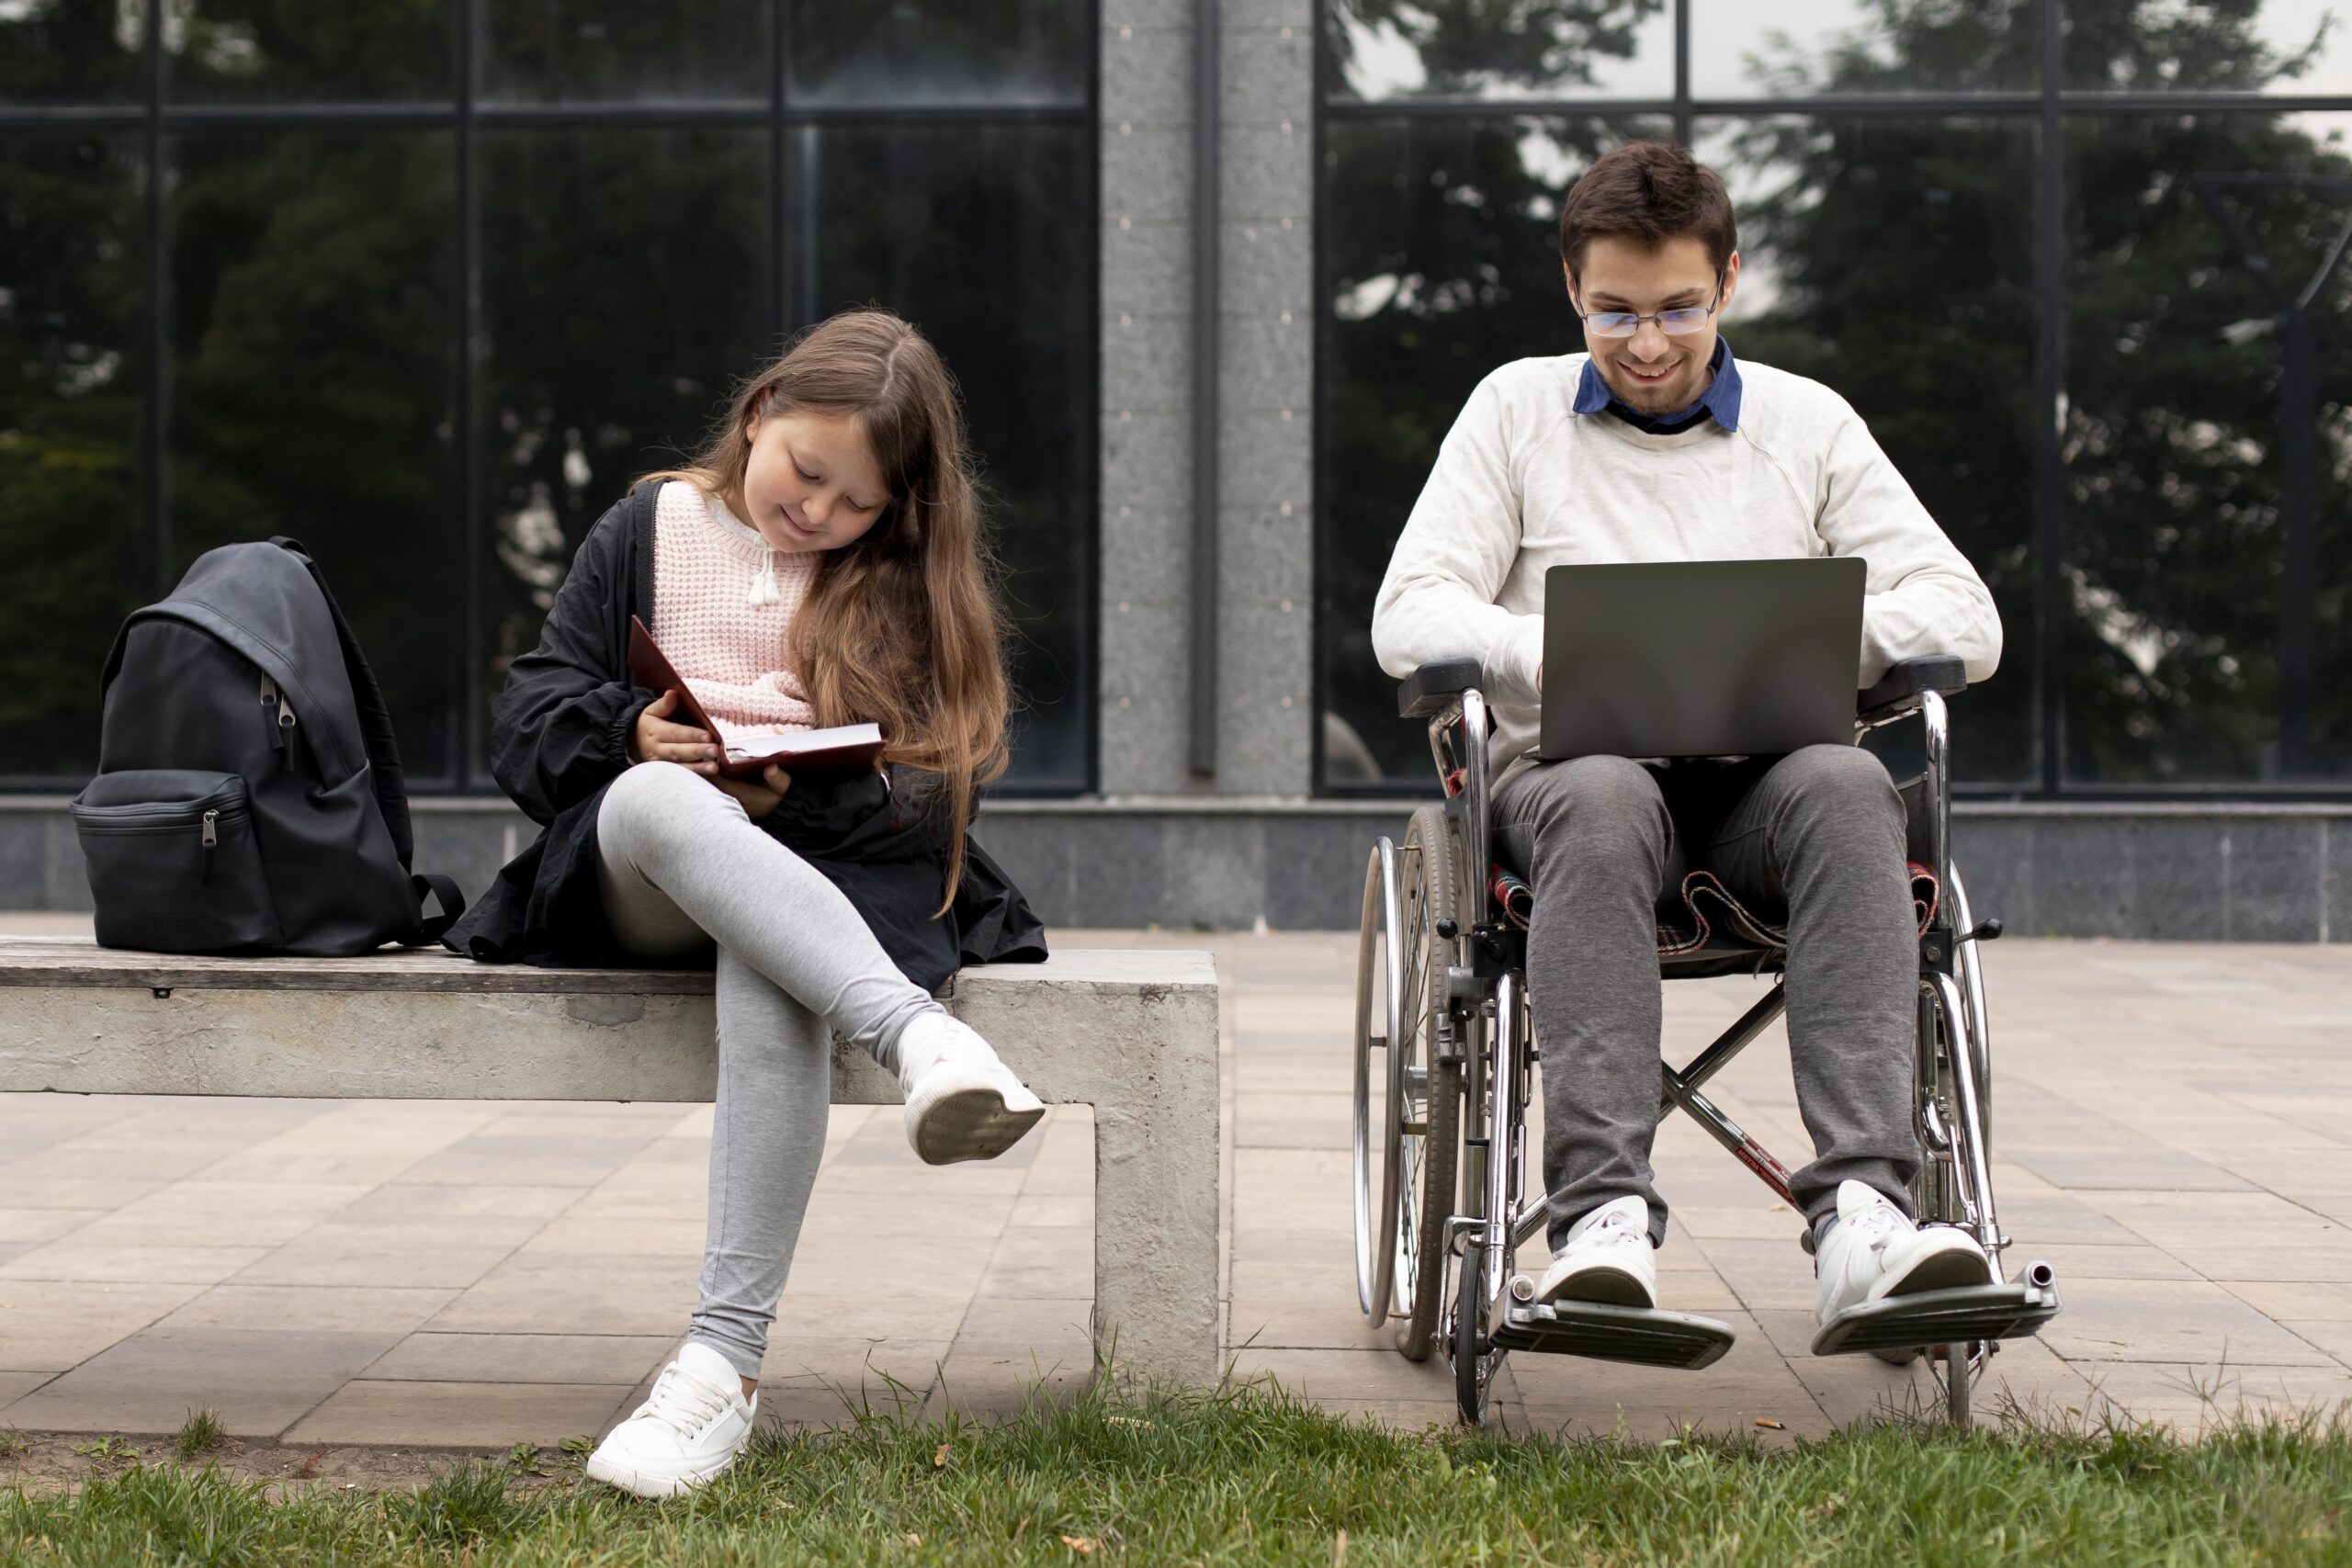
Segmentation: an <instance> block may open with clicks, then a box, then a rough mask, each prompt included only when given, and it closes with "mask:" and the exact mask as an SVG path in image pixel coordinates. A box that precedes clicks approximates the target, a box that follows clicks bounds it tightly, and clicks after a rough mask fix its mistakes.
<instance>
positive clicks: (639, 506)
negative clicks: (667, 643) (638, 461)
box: [624, 479, 662, 627]
mask: <svg viewBox="0 0 2352 1568" xmlns="http://www.w3.org/2000/svg"><path fill="white" fill-rule="evenodd" d="M661 500H662V481H661V480H659V479H640V480H639V481H638V482H637V484H636V485H635V486H633V487H632V488H631V489H630V491H629V492H628V545H629V548H628V560H629V568H630V577H631V581H630V583H629V592H628V598H629V601H630V608H629V610H628V611H627V612H624V613H625V614H635V615H640V616H642V617H643V618H644V621H645V624H646V625H647V626H649V627H650V626H652V625H653V521H654V511H655V508H656V507H657V506H658V505H659V504H660V502H661Z"/></svg>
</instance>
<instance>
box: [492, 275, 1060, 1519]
mask: <svg viewBox="0 0 2352 1568" xmlns="http://www.w3.org/2000/svg"><path fill="white" fill-rule="evenodd" d="M631 615H637V616H639V617H641V618H643V619H644V621H645V622H646V624H647V626H649V627H650V628H651V629H652V631H653V633H654V635H655V637H658V638H659V639H660V641H661V643H662V651H663V652H664V653H666V654H667V655H668V656H669V658H670V660H671V662H672V664H673V666H674V667H675V669H676V671H677V673H678V675H679V677H680V679H682V680H683V681H684V682H685V683H686V684H687V685H688V686H690V687H691V688H692V689H693V692H694V694H695V697H696V699H697V700H698V701H699V702H700V704H701V705H702V707H703V710H704V712H705V713H706V714H707V715H708V716H709V717H710V719H711V721H712V722H713V723H714V724H716V725H718V726H719V727H720V728H722V729H726V728H729V727H730V726H735V725H741V726H744V727H747V728H748V727H758V728H788V727H802V728H806V727H809V726H829V725H836V724H851V723H859V722H869V721H870V722H872V723H875V724H877V725H879V726H880V727H881V729H882V733H883V736H884V739H885V742H886V750H885V752H884V761H885V763H886V764H889V765H890V766H891V773H890V774H889V775H886V774H884V773H878V772H869V771H865V770H859V769H853V770H847V771H845V772H844V771H842V770H835V771H833V772H832V773H830V774H819V773H809V774H808V775H806V776H804V777H802V778H799V779H795V778H793V777H791V776H790V775H789V774H787V773H785V772H783V771H782V770H781V769H779V768H775V767H773V766H771V767H770V768H769V769H768V770H767V771H766V773H764V774H763V777H762V778H761V780H760V781H759V782H757V783H739V782H737V781H735V780H732V779H729V778H725V777H722V776H720V774H719V773H718V758H719V755H720V744H721V740H722V738H721V737H719V736H713V735H709V734H706V733H705V732H703V731H702V730H700V729H696V728H690V727H688V726H685V725H683V724H680V723H678V722H676V720H675V719H674V718H673V714H674V713H675V712H676V709H677V705H678V703H677V699H678V694H677V693H676V692H674V691H672V692H661V693H654V692H648V691H645V690H642V689H640V688H635V687H632V685H631V684H630V682H629V678H628V625H629V618H630V616H631ZM1005 708H1006V692H1005V677H1004V671H1003V664H1002V657H1001V630H1000V626H999V623H998V616H997V611H996V607H995V605H994V604H993V603H992V601H991V599H990V596H989V575H988V570H987V558H986V553H985V547H984V545H983V542H982V539H981V519H980V514H979V508H978V503H977V502H976V499H975V496H974V493H973V485H972V480H971V477H970V474H969V472H968V469H967V464H966V457H965V451H964V434H963V428H962V423H961V420H960V417H959V414H958V411H957V406H956V391H955V387H954V384H953V383H952V382H951V381H950V379H949V378H948V375H947V371H946V368H945V367H944V366H943V365H942V364H941V363H940V360H939V356H938V355H937V354H936V352H934V351H933V348H932V346H931V344H929V343H928V342H926V341H925V340H924V338H923V337H922V334H921V333H917V332H916V331H915V330H914V328H912V327H911V326H909V325H908V324H907V323H906V322H905V321H900V320H899V319H898V318H897V317H896V316H892V315H889V314H888V313H886V312H882V311H878V310H862V311H854V312H851V313H848V314H844V315H841V316H836V317H834V318H833V319H832V320H831V321H826V322H825V323H823V324H822V325H821V326H819V327H817V328H815V329H814V330H812V331H811V332H809V333H808V334H807V335H805V336H804V337H802V338H801V339H800V341H799V342H798V343H797V344H796V345H794V346H793V347H792V348H791V350H790V351H789V352H788V353H786V355H784V356H783V357H782V358H781V359H779V360H777V361H776V362H775V364H774V365H771V366H770V367H767V368H766V369H765V370H763V371H762V372H761V373H760V374H759V375H758V376H757V377H755V378H752V380H751V381H750V382H749V383H748V384H746V385H745V386H744V387H743V388H742V389H741V391H740V392H739V393H738V394H737V396H736V398H735V400H734V403H733V406H732V408H731V409H730V411H729V413H728V416H727V419H726V422H725V423H724V424H723V425H722V426H721V427H720V429H719V430H718V432H717V434H715V435H714V436H713V438H712V440H711V441H710V443H709V445H708V446H707V447H706V448H705V449H704V451H703V452H702V453H701V454H700V455H699V457H697V458H696V460H695V463H694V465H693V466H692V467H690V468H684V469H680V470H677V471H675V472H670V473H662V474H655V475H651V476H649V477H648V478H647V479H644V480H642V481H640V482H639V484H638V486H637V487H636V488H635V489H634V490H633V491H631V492H630V495H629V497H628V500H626V501H624V502H621V503H620V504H619V505H617V506H616V507H614V508H613V509H612V511H611V512H609V513H606V514H605V517H604V518H603V519H602V520H601V521H600V522H598V524H597V525H596V526H595V527H594V530H592V531H591V532H590V534H589V536H588V537H587V539H586V540H585V541H584V542H582V545H581V547H580V551H579V554H578V556H577V557H576V558H574V560H573V562H572V566H571V575H570V576H569V577H568V578H567V579H566V580H565V581H564V585H563V589H562V592H560V594H558V596H557V598H556V602H555V605H554V607H553V608H552V609H551V610H550V611H549V612H548V618H547V624H546V626H545V627H544V628H543V629H542V631H541V632H540V636H539V645H538V647H537V649H536V650H535V651H533V652H532V653H530V654H528V655H526V656H525V657H523V658H521V659H518V660H515V665H514V668H513V670H512V671H510V673H509V674H508V677H507V682H506V688H505V690H504V692H503V693H502V694H501V695H500V697H499V700H498V703H497V705H496V708H495V710H494V713H493V716H492V728H493V735H494V741H493V751H494V757H493V765H494V771H495V772H496V773H497V776H498V780H499V782H500V784H503V786H504V787H505V789H506V791H507V793H508V794H509V795H513V796H514V798H515V802H516V803H517V804H518V805H520V806H521V807H523V809H524V810H525V811H526V812H528V813H530V814H531V816H532V817H533V818H536V819H537V820H538V821H540V822H543V823H545V824H546V825H547V831H546V832H545V833H543V834H542V835H541V836H540V838H539V841H538V842H537V843H536V844H534V845H533V846H532V847H531V849H530V850H529V851H528V852H526V853H525V854H523V855H522V856H521V857H519V858H518V859H517V860H516V861H515V863H513V864H511V865H509V866H507V867H506V868H505V869H504V870H503V871H502V872H501V873H500V874H499V878H498V881H497V883H496V884H495V885H494V886H492V889H491V892H490V894H489V896H488V897H485V898H484V899H483V901H482V904H481V906H480V907H479V908H477V909H476V910H474V911H472V912H470V913H469V915H468V917H467V919H465V920H463V921H461V922H460V923H459V925H458V927H457V928H456V929H455V930H453V931H451V932H450V934H449V937H448V939H447V940H448V942H449V945H451V946H452V947H455V948H457V949H458V951H459V952H461V953H471V954H472V955H474V956H476V957H480V958H487V959H493V960H497V959H522V960H525V961H527V962H532V963H540V964H603V963H616V962H633V963H638V964H642V963H645V962H646V961H648V960H653V961H657V962H658V961H670V962H677V961H679V960H681V959H695V958H699V957H700V956H701V955H703V954H706V953H708V952H709V950H710V947H711V944H713V943H715V944H716V947H717V962H718V1111H717V1121H716V1123H715V1129H714V1134H713V1137H712V1141H711V1151H710V1220H709V1240H708V1246H707V1252H706V1254H705V1257H704V1262H703V1270H702V1280H701V1302H700V1305H699V1306H698V1307H697V1308H696V1310H695V1314H694V1316H693V1319H692V1321H691V1323H690V1324H689V1325H688V1328H687V1332H686V1340H685V1344H684V1348H682V1349H681V1350H680V1352H679V1354H678V1357H677V1359H675V1360H673V1361H672V1362H670V1363H669V1364H668V1365H667V1366H666V1367H664V1368H663V1369H662V1373H661V1375H660V1377H659V1378H658V1379H657V1380H656V1382H655V1383H654V1386H653V1392H652V1396H651V1397H650V1399H648V1400H647V1401H646V1402H645V1404H643V1405H641V1406H640V1407H639V1409H638V1410H637V1412H636V1413H635V1414H634V1415H632V1416H629V1417H628V1419H627V1420H625V1421H623V1422H622V1423H621V1424H620V1425H619V1426H617V1427H615V1428H614V1429H613V1430H612V1432H611V1433H610V1434H609V1435H608V1436H606V1438H605V1440H604V1442H603V1444H602V1445H601V1446H600V1447H598V1449H597V1450H596V1451H595V1453H594V1455H593V1456H592V1457H591V1458H590V1460H589V1461H588V1473H589V1474H590V1475H592V1476H594V1477H596V1478H597V1479H598V1480H601V1481H606V1482H609V1483H613V1484H614V1485H616V1486H620V1487H623V1488H626V1489H627V1490H628V1491H631V1492H634V1493H636V1494H638V1495H640V1496H669V1495H674V1494H676V1493H679V1492H682V1491H685V1490H688V1489H690V1488H692V1487H695V1486H697V1485H700V1484H701V1483H704V1482H707V1481H708V1480H709V1479H710V1478H711V1477H713V1476H715V1475H717V1474H718V1473H719V1472H721V1471H723V1470H725V1469H726V1468H727V1466H728V1465H729V1463H730V1462H732V1461H733V1459H734V1457H735V1454H736V1453H737V1451H738V1450H741V1447H742V1445H743V1443H744V1441H745V1440H746V1439H747V1438H749V1436H750V1434H751V1430H752V1420H753V1417H754V1416H755V1415H756V1413H757V1410H758V1393H757V1379H758V1377H759V1371H760V1359H761V1355H762V1352H763V1349H764V1348H765V1347H766V1343H767V1330H768V1325H769V1324H770V1323H771V1322H773V1321H774V1318H775V1303H776V1299H777V1297H778V1296H779V1295H780V1294H781V1293H782V1292H783V1289H784V1281H785V1273H786V1267H787V1266H788V1264H789V1262H790V1259H791V1256H792V1248H793V1244H794V1242H795V1240H796V1239H797V1236H798V1234H799V1229H800V1218H801V1214H802V1212H803V1211H804V1210H805V1209H806V1208H807V1206H808V1202H809V1189H810V1187H811V1185H812V1184H813V1183H814V1181H815V1179H816V1176H817V1164H818V1159H819V1156H820V1155H821V1153H822V1152H823V1148H824V1141H825V1120H826V1108H827V1105H828V1103H829V1101H830V1100H831V1082H830V1069H831V1053H830V1044H831V1035H832V1034H833V1033H834V1032H836V1031H838V1032H840V1033H842V1035H844V1036H846V1037H848V1038H850V1039H852V1040H854V1041H855V1042H856V1043H858V1044H860V1045H862V1046H864V1047H865V1049H866V1050H868V1051H870V1052H872V1053H873V1055H874V1056H875V1058H876V1060H877V1061H879V1062H880V1063H881V1064H882V1065H883V1066H886V1067H888V1068H890V1069H892V1070H894V1071H895V1072H896V1073H897V1074H898V1077H899V1083H900V1085H901V1086H902V1087H903V1088H904V1089H905V1091H906V1102H907V1103H906V1127H907V1137H908V1139H909V1141H910V1142H911V1143H912V1144H913V1145H914V1147H915V1152H916V1153H917V1154H919V1155H920V1156H922V1158H923V1159H925V1160H927V1161H930V1162H931V1163H933V1164H944V1163H946V1162H948V1161H951V1160H964V1159H988V1158H992V1157H994V1156H997V1155H999V1154H1001V1153H1002V1152H1003V1151H1004V1150H1005V1149H1006V1148H1008V1147H1010V1146H1011V1145H1012V1144H1013V1143H1014V1142H1016V1141H1017V1140H1019V1138H1020V1137H1021V1136H1022V1134H1024V1133H1025V1132H1027V1131H1028V1129H1029V1128H1030V1127H1031V1126H1032V1125H1033V1124H1034V1123H1035V1122H1036V1121H1037V1119H1038V1117H1039V1116H1041V1115H1042V1114H1044V1110H1045V1108H1044V1107H1043V1106H1042V1105H1041V1104H1040V1103H1039V1102H1038V1100H1037V1098H1036V1097H1035V1095H1033V1094H1031V1093H1030V1092H1029V1091H1028V1089H1026V1088H1024V1087H1023V1085H1022V1084H1021V1082H1020V1080H1019V1079H1017V1078H1015V1077H1013V1076H1012V1072H1011V1071H1009V1070H1008V1069H1007V1068H1006V1067H1005V1066H1004V1065H1003V1064H1002V1063H1001V1062H1000V1061H999V1060H998V1059H997V1056H996V1053H995V1052H994V1051H993V1050H991V1049H990V1048H989V1044H988V1043H987V1042H986V1041H984V1040H982V1039H981V1038H980V1037H979V1036H978V1034H977V1033H975V1032H973V1031H971V1030H970V1029H969V1028H967V1027H966V1026H965V1025H964V1024H962V1023H960V1022H958V1021H956V1020H955V1019H953V1018H950V1017H949V1016H948V1015H947V1012H946V1010H944V1009H943V1008H942V1007H941V1006H940V1005H939V1003H938V1002H937V1001H935V1000H933V995H932V993H933V991H934V990H936V989H937V988H938V987H939V986H940V985H941V984H942V983H944V981H945V979H946V978H947V976H949V975H950V974H952V973H953V972H954V970H955V968H956V964H957V963H958V961H959V960H962V959H969V960H972V961H976V962H984V961H988V960H991V959H1005V958H1030V959H1035V958H1042V957H1044V956H1045V948H1044V943H1043V942H1042V940H1041V938H1042V932H1041V931H1040V929H1039V927H1038V925H1037V922H1036V919H1035V917H1034V916H1032V915H1031V914H1030V913H1029V910H1028V908H1027V906H1026V905H1025V904H1024V903H1023V901H1022V899H1021V897H1020V895H1019V894H1018V893H1017V892H1015V891H1014V890H1013V889H1012V887H1010V886H1008V885H1007V884H1006V883H1005V881H1004V879H1003V876H1002V874H1001V873H1000V872H999V871H998V870H997V869H996V867H995V866H994V865H993V864H991V863H989V861H988V859H987V857H986V856H985V855H983V854H982V853H981V852H979V850H978V848H977V847H976V846H973V845H971V844H969V843H967V841H966V839H965V829H966V827H967V823H968V821H969V819H970V817H971V811H972V796H973V791H974V789H975V787H976V786H977V785H978V784H981V783H983V782H985V781H986V780H987V779H989V778H990V777H993V776H994V775H995V774H996V773H999V772H1001V770H1002V768H1003V766H1004V723H1005Z"/></svg>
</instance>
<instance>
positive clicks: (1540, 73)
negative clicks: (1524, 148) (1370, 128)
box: [1324, 0, 1674, 99]
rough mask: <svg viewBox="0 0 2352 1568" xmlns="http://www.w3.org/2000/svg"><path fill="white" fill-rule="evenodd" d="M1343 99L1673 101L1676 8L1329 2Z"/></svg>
mask: <svg viewBox="0 0 2352 1568" xmlns="http://www.w3.org/2000/svg"><path fill="white" fill-rule="evenodd" d="M1324 37H1325V39H1326V40H1327V41H1328V43H1329V48H1330V51H1331V60H1332V63H1333V65H1334V67H1335V69H1334V70H1333V71H1332V73H1331V75H1330V78H1329V80H1330V83H1331V94H1332V96H1334V97H1338V98H1374V99H1379V98H1418V97H1464V98H1495V99H1504V98H1566V97H1603V98H1667V97H1671V96H1673V95H1674V14H1673V8H1672V6H1670V5H1668V0H1599V3H1598V4H1562V3H1561V0H1504V3H1503V4H1501V5H1496V4H1493V3H1492V0H1429V3H1428V4H1422V5H1413V6H1403V5H1398V4H1397V3H1396V0H1330V4H1329V7H1328V9H1327V10H1326V12H1325V14H1324Z"/></svg>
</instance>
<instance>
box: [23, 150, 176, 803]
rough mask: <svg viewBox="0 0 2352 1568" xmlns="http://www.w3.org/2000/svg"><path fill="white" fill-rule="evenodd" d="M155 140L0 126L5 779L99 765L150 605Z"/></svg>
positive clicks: (79, 770) (73, 771)
mask: <svg viewBox="0 0 2352 1568" xmlns="http://www.w3.org/2000/svg"><path fill="white" fill-rule="evenodd" d="M139 235H140V210H139V154H138V142H137V140H136V139H135V138H133V137H129V136H119V137H118V136H90V135H85V134H81V133H67V134H62V135H55V134H40V135H36V134H27V133H21V132H18V133H10V134H6V135H0V561H5V562H6V563H7V570H5V571H0V777H8V776H16V777H25V776H28V775H39V774H63V775H67V776H72V775H74V774H77V773H85V772H87V771H88V770H89V769H90V768H92V767H93V766H95V765H96V761H97V750H98V739H97V725H96V722H95V721H96V715H97V710H98V700H97V699H98V667H99V663H100V661H101V660H103V659H104V658H105V657H106V652H107V648H108V647H109V646H110V645H111V644H112V642H113V640H114V633H115V626H116V625H117V623H118V622H119V621H120V620H121V618H122V615H123V613H124V612H125V611H126V610H128V609H130V607H131V606H132V605H134V604H137V603H138V602H139V599H140V597H141V588H142V586H143V582H142V578H141V571H140V521H139V518H140V506H139V471H140V470H139V446H140V408H141V399H140V366H141V359H140V355H139V348H138V344H139V337H138V332H139V313H140V294H141V277H140V270H141V245H140V241H139Z"/></svg>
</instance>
